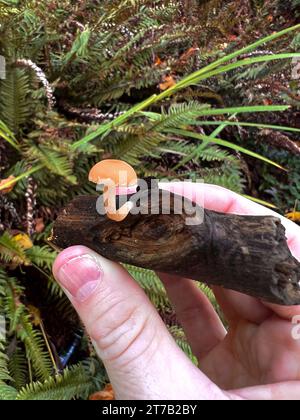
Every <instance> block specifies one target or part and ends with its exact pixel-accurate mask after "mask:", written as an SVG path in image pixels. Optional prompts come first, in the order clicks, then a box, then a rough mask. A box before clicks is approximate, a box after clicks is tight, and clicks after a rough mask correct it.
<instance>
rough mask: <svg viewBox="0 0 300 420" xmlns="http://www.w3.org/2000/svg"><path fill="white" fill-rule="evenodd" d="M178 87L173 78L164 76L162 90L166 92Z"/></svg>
mask: <svg viewBox="0 0 300 420" xmlns="http://www.w3.org/2000/svg"><path fill="white" fill-rule="evenodd" d="M175 85H176V81H175V79H174V77H173V76H171V75H169V76H164V78H163V81H162V83H160V85H159V88H160V90H162V91H164V90H167V89H169V88H171V87H173V86H175Z"/></svg>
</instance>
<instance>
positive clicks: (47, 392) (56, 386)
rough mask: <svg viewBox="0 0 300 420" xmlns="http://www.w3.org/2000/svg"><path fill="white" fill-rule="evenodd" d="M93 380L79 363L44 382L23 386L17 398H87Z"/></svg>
mask: <svg viewBox="0 0 300 420" xmlns="http://www.w3.org/2000/svg"><path fill="white" fill-rule="evenodd" d="M91 386H92V380H91V377H90V376H89V375H87V373H86V371H85V370H84V368H83V367H82V366H81V365H79V366H75V367H72V368H69V369H66V370H65V371H64V373H63V374H62V375H58V376H56V377H55V378H54V377H49V378H48V379H46V380H45V381H44V382H33V383H31V384H29V385H27V386H26V387H25V388H23V389H22V390H21V391H20V392H19V394H18V396H17V400H71V399H73V398H86V397H87V396H88V394H89V389H90V388H91Z"/></svg>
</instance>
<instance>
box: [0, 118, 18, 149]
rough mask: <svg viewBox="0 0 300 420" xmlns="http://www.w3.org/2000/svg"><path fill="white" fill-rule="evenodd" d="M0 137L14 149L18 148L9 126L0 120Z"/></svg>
mask: <svg viewBox="0 0 300 420" xmlns="http://www.w3.org/2000/svg"><path fill="white" fill-rule="evenodd" d="M0 137H2V138H3V139H4V140H5V141H7V143H9V144H10V145H11V146H12V147H13V148H14V149H16V150H18V151H19V150H20V148H19V146H18V144H17V140H16V139H15V138H14V135H13V133H12V132H11V131H10V130H9V128H8V127H7V126H6V125H5V124H4V123H3V121H1V120H0Z"/></svg>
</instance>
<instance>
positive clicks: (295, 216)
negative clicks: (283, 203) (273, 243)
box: [285, 211, 300, 222]
mask: <svg viewBox="0 0 300 420" xmlns="http://www.w3.org/2000/svg"><path fill="white" fill-rule="evenodd" d="M285 217H287V218H288V219H290V220H292V221H293V222H300V211H293V212H291V213H287V214H286V215H285Z"/></svg>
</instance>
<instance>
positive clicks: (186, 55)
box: [179, 47, 199, 62]
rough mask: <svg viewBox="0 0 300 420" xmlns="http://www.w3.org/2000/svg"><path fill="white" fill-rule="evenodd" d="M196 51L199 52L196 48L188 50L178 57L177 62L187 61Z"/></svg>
mask: <svg viewBox="0 0 300 420" xmlns="http://www.w3.org/2000/svg"><path fill="white" fill-rule="evenodd" d="M197 51H199V48H198V47H192V48H189V49H188V50H187V51H186V52H185V53H183V54H182V56H181V57H180V59H179V61H181V62H185V61H187V60H188V59H189V58H190V57H192V56H193V55H194V54H195V52H197Z"/></svg>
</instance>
